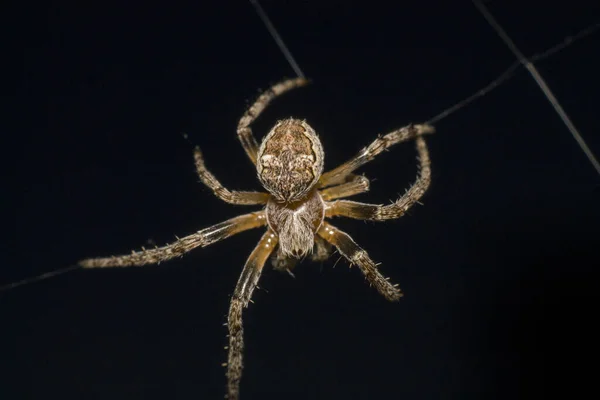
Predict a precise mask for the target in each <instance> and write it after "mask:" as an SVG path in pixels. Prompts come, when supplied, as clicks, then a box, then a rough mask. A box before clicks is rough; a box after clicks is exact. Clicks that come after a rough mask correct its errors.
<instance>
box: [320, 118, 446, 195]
mask: <svg viewBox="0 0 600 400" xmlns="http://www.w3.org/2000/svg"><path fill="white" fill-rule="evenodd" d="M434 132H435V128H434V127H433V126H431V125H427V124H424V125H408V126H405V127H404V128H400V129H398V130H395V131H393V132H390V133H388V134H386V135H383V136H380V137H378V138H377V139H375V140H374V141H373V142H372V143H371V144H370V145H368V146H367V147H365V148H363V149H362V150H361V151H360V152H359V153H358V154H357V155H356V156H354V158H352V159H350V160H348V161H346V162H345V163H343V164H342V165H340V166H339V167H337V168H334V169H332V170H331V171H328V172H325V173H324V174H323V175H321V178H320V179H319V183H318V184H317V185H318V187H319V188H324V187H326V186H332V185H338V184H340V183H342V182H344V180H345V178H346V177H347V176H348V174H350V173H351V172H352V171H354V170H355V169H357V168H358V167H360V166H362V165H364V164H366V163H368V162H369V161H371V160H373V159H374V158H375V156H377V155H378V154H380V153H381V152H382V151H384V150H386V149H388V148H389V147H391V146H393V145H395V144H397V143H401V142H404V141H407V140H409V139H414V138H416V137H420V136H421V135H424V134H427V133H434Z"/></svg>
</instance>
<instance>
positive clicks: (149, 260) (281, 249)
mask: <svg viewBox="0 0 600 400" xmlns="http://www.w3.org/2000/svg"><path fill="white" fill-rule="evenodd" d="M307 83H308V80H306V79H305V78H295V79H288V80H285V81H283V82H280V83H278V84H276V85H274V86H273V87H271V88H270V89H269V90H267V91H266V92H264V93H263V94H262V95H261V96H260V97H259V98H258V99H257V100H256V102H254V104H253V105H252V106H251V107H250V108H249V109H248V111H246V113H244V115H243V116H242V118H241V119H240V121H239V124H238V129H237V134H238V138H239V139H240V141H241V142H242V146H243V147H244V150H245V151H246V154H247V155H248V157H250V160H251V161H252V163H253V164H254V165H256V170H257V175H258V179H259V180H260V182H261V184H262V186H263V187H264V188H265V189H266V190H267V192H268V193H265V192H241V191H230V190H228V189H227V188H225V187H224V186H223V185H221V183H220V182H219V181H218V180H217V179H216V178H215V176H214V175H213V174H211V173H210V172H209V171H208V170H207V169H206V166H205V165H204V158H203V157H202V153H201V152H200V149H199V148H197V147H196V149H195V151H194V159H195V163H196V169H197V171H198V175H199V176H200V180H201V181H202V183H204V184H205V185H206V186H208V187H209V188H210V189H211V190H212V191H213V192H214V193H215V195H216V196H217V197H218V198H219V199H221V200H223V201H225V202H227V203H231V204H240V205H261V206H264V208H263V209H262V210H260V211H257V212H252V213H249V214H244V215H240V216H238V217H235V218H232V219H229V220H227V221H224V222H221V223H219V224H216V225H213V226H210V227H208V228H205V229H202V230H200V231H198V232H196V233H194V234H192V235H189V236H186V237H184V238H181V239H178V240H177V241H176V242H174V243H171V244H169V245H166V246H163V247H157V248H155V249H150V250H146V249H142V251H139V252H136V251H133V252H132V253H131V254H128V255H123V256H112V257H104V258H89V259H85V260H82V261H80V262H79V265H80V266H82V267H84V268H98V267H129V266H141V265H147V264H157V263H160V262H162V261H166V260H170V259H172V258H175V257H177V256H182V255H183V254H185V253H187V252H188V251H191V250H193V249H195V248H196V247H204V246H208V245H209V244H212V243H215V242H217V241H219V240H222V239H225V238H227V237H229V236H232V235H235V234H236V233H239V232H242V231H245V230H248V229H252V228H258V227H262V226H266V227H267V231H266V232H265V233H264V235H263V236H262V238H261V239H260V241H259V242H258V245H257V246H256V247H255V248H254V250H253V251H252V253H251V254H250V257H249V258H248V260H247V261H246V265H245V266H244V269H243V270H242V274H241V276H240V278H239V280H238V282H237V285H236V287H235V290H234V292H233V296H232V298H231V304H230V308H229V314H228V319H227V324H228V329H229V346H228V349H229V354H228V359H227V397H228V398H229V399H230V400H232V399H238V398H239V383H240V379H241V377H242V351H243V348H244V339H243V326H242V310H243V309H244V308H245V307H247V306H248V303H249V301H250V298H251V296H252V292H253V291H254V289H255V288H256V286H257V283H258V279H259V278H260V275H261V272H262V269H263V267H264V265H265V262H266V261H267V258H268V257H269V256H271V258H272V264H273V267H274V268H275V269H277V270H281V271H288V272H290V273H291V270H292V269H293V268H294V267H295V265H296V264H297V262H298V261H299V260H300V259H302V258H303V257H305V256H307V255H309V256H310V258H311V259H312V260H315V261H322V260H325V259H327V258H328V257H329V255H330V254H331V250H332V247H335V248H336V249H337V251H338V252H339V253H340V254H341V255H342V256H343V257H345V258H346V259H347V260H348V261H349V262H350V264H356V265H357V266H358V268H359V269H360V270H361V271H362V273H363V274H364V275H365V277H366V279H367V281H368V282H369V283H370V284H371V285H372V286H374V287H375V288H376V289H377V291H378V292H379V293H381V294H382V295H383V296H384V297H385V298H386V299H388V300H390V301H396V300H398V299H399V298H400V297H402V293H401V291H400V290H399V289H398V288H397V285H392V284H391V283H390V282H388V280H387V278H385V277H383V276H382V275H381V273H380V272H379V270H378V268H377V264H376V263H375V262H373V260H371V259H370V258H369V256H368V254H367V252H366V251H365V250H363V249H362V248H361V247H359V246H358V245H357V244H356V243H355V242H354V240H352V238H351V237H350V236H349V235H348V234H347V233H345V232H342V231H341V230H339V229H337V228H336V227H335V226H333V225H331V224H329V223H328V222H326V221H325V219H326V218H330V217H349V218H354V219H362V220H374V221H382V220H387V219H393V218H399V217H401V216H402V215H404V213H405V212H406V211H407V210H408V209H409V208H410V207H411V206H412V205H413V204H415V203H417V202H418V200H419V199H420V198H421V197H422V196H423V194H424V193H425V191H426V190H427V188H428V187H429V183H430V180H431V169H430V161H429V153H428V150H427V145H426V143H425V140H424V138H423V136H422V135H423V134H428V133H433V132H434V128H433V127H432V126H430V125H426V124H424V125H408V126H406V127H403V128H400V129H398V130H395V131H393V132H390V133H388V134H386V135H383V136H380V137H378V138H377V139H375V141H373V142H372V143H371V144H370V145H369V146H367V147H365V148H363V149H362V150H361V151H360V152H359V153H358V154H357V155H356V156H355V157H353V158H352V159H350V160H349V161H347V162H345V163H343V164H342V165H340V166H339V167H337V168H334V169H332V170H331V171H328V172H326V173H323V159H324V151H323V147H322V145H321V142H320V141H319V137H318V136H317V134H316V133H315V131H314V130H313V129H312V128H311V127H310V126H309V125H308V124H307V123H306V122H305V121H302V120H298V119H294V118H288V119H284V120H282V121H279V122H278V123H277V124H276V125H275V126H274V127H273V129H271V131H270V132H269V133H268V134H267V136H266V137H265V138H264V139H263V141H262V143H261V144H260V146H259V145H258V142H257V141H256V139H255V138H254V136H253V134H252V130H251V129H250V124H251V123H252V122H253V121H254V120H255V119H256V118H257V117H258V116H259V115H260V113H261V112H262V111H263V110H264V109H265V108H266V106H267V105H268V104H269V103H270V102H271V101H272V100H273V99H275V98H276V97H278V96H279V95H281V94H283V93H285V92H287V91H288V90H290V89H293V88H297V87H301V86H304V85H306V84H307ZM409 139H415V141H416V147H417V152H418V154H419V165H420V172H419V175H418V178H417V181H416V182H415V183H414V184H413V185H412V186H411V187H410V188H409V189H408V190H407V191H406V193H405V194H404V196H402V197H401V198H399V199H398V200H397V201H395V202H393V203H392V204H389V205H375V204H366V203H359V202H355V201H349V200H339V199H341V198H345V197H350V196H353V195H356V194H359V193H364V192H366V191H368V190H369V180H368V179H367V178H366V177H364V176H361V175H355V174H354V171H355V170H356V169H357V168H359V167H360V166H362V165H363V164H365V163H367V162H369V161H371V160H372V159H373V158H374V157H375V156H377V155H378V154H379V153H381V152H382V151H384V150H386V149H387V148H389V147H390V146H392V145H394V144H397V143H400V142H404V141H407V140H409Z"/></svg>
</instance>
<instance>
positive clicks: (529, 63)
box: [250, 0, 600, 174]
mask: <svg viewBox="0 0 600 400" xmlns="http://www.w3.org/2000/svg"><path fill="white" fill-rule="evenodd" d="M250 2H251V3H252V5H253V6H254V8H255V9H256V12H257V14H258V16H259V17H260V19H261V20H262V22H263V23H264V24H265V27H266V28H267V30H268V31H269V33H270V34H271V36H272V37H273V39H274V41H275V42H276V43H277V46H278V47H279V49H280V50H281V52H282V54H283V56H284V57H285V59H286V61H287V62H288V63H289V64H290V66H291V67H292V69H293V70H294V72H295V73H296V75H297V76H299V77H305V74H304V72H302V69H301V68H300V66H299V65H298V63H297V62H296V60H295V59H294V57H293V55H292V53H291V51H290V50H289V49H288V48H287V46H286V45H285V42H284V40H283V39H282V37H281V36H280V34H279V32H278V31H277V29H276V28H275V26H274V25H273V23H272V22H271V20H270V19H269V17H268V15H267V13H266V12H265V11H264V9H263V8H262V7H261V5H260V3H259V1H258V0H250ZM473 4H474V6H475V7H477V9H478V10H479V11H480V12H481V14H482V15H483V17H484V18H485V19H486V21H488V23H489V24H490V25H491V26H492V28H493V29H494V30H495V31H496V33H498V35H499V36H500V37H501V39H502V41H504V43H505V44H506V45H507V46H508V47H509V48H510V50H511V51H512V53H513V54H514V55H515V57H516V58H517V61H515V62H514V63H513V64H512V65H510V66H509V67H508V68H507V69H506V70H505V71H504V72H503V73H501V74H500V75H499V76H498V77H496V78H494V79H493V80H492V81H491V82H490V83H489V84H487V85H486V86H485V87H483V88H481V89H479V90H477V91H476V92H475V93H473V94H472V95H471V96H468V97H467V98H465V99H463V100H461V101H459V102H458V103H456V104H454V105H452V106H451V107H448V108H447V109H445V110H444V111H442V112H440V113H439V114H437V115H436V116H434V117H433V118H431V119H429V120H427V121H426V122H427V123H430V124H435V123H436V122H438V121H441V120H442V119H444V118H446V117H449V116H450V115H452V114H453V113H455V112H457V111H459V110H461V109H463V108H464V107H466V106H467V105H469V104H470V103H471V102H473V101H475V100H477V99H478V98H480V97H482V96H485V95H486V94H488V93H489V92H490V91H492V90H494V89H495V88H497V87H499V86H500V85H502V84H503V83H505V82H506V81H508V80H509V79H510V78H512V77H513V76H514V75H515V73H517V72H519V69H520V67H524V68H525V69H527V70H528V71H529V72H530V73H531V75H532V77H533V79H534V80H535V81H536V83H537V84H538V86H539V88H540V90H541V91H542V92H543V93H544V96H546V98H547V99H548V101H549V102H550V103H551V104H552V107H553V108H554V110H555V111H556V113H557V114H558V115H559V116H560V118H561V120H562V121H563V123H564V124H565V126H566V127H567V129H568V130H569V132H570V133H571V135H573V137H574V139H575V140H576V141H577V143H578V145H579V147H581V150H582V151H583V152H584V154H585V155H586V157H587V158H588V160H589V161H590V163H591V164H592V166H593V167H594V169H595V170H596V172H597V173H598V174H600V163H599V162H598V160H597V159H596V157H595V156H594V154H593V153H592V150H591V149H590V148H589V147H588V145H587V143H586V142H585V140H584V139H583V137H582V136H581V133H580V132H579V130H578V129H577V128H576V127H575V125H574V124H573V122H572V121H571V119H570V118H569V116H568V115H567V113H566V112H565V111H564V109H563V107H562V106H561V105H560V103H559V101H558V100H557V99H556V97H555V96H554V94H553V93H552V91H551V89H550V88H549V87H548V85H547V84H546V81H545V80H544V79H543V78H542V76H541V75H540V74H539V72H538V70H537V68H536V67H535V65H534V62H536V61H541V60H544V59H546V58H548V57H550V56H553V55H555V54H556V53H558V52H560V51H561V50H563V49H565V48H566V47H567V46H569V45H571V44H573V43H574V42H575V41H577V40H579V39H581V38H584V37H586V36H588V35H590V34H592V33H594V32H595V31H596V30H597V29H598V28H600V23H596V24H594V25H591V26H588V27H586V28H584V29H583V30H581V31H579V32H577V33H576V34H574V35H572V36H568V37H567V38H565V39H564V40H563V41H562V42H561V43H558V44H557V45H555V46H553V47H550V48H549V49H548V50H546V51H544V52H542V53H539V54H535V55H533V56H531V57H529V58H528V57H526V56H525V55H524V54H523V53H521V51H520V50H519V49H518V48H517V46H516V44H515V43H514V42H513V41H512V39H511V38H510V37H509V35H508V34H507V33H506V32H505V31H504V29H503V28H502V27H501V26H500V24H499V23H498V22H497V21H496V19H495V18H494V17H493V15H492V14H491V13H490V12H489V11H488V9H487V7H486V6H485V5H484V4H483V3H482V2H481V1H479V0H474V1H473Z"/></svg>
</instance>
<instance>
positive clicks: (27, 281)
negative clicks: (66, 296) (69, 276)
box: [0, 265, 81, 292]
mask: <svg viewBox="0 0 600 400" xmlns="http://www.w3.org/2000/svg"><path fill="white" fill-rule="evenodd" d="M80 268H81V266H80V265H71V266H69V267H66V268H61V269H57V270H55V271H51V272H46V273H43V274H41V275H37V276H34V277H32V278H25V279H21V280H20V281H17V282H13V283H9V284H8V285H4V286H0V292H4V291H5V290H11V289H14V288H16V287H19V286H23V285H28V284H30V283H34V282H38V281H42V280H44V279H48V278H52V277H53V276H56V275H62V274H64V273H67V272H69V271H73V270H76V269H80Z"/></svg>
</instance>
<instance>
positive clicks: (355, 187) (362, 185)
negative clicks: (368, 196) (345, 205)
mask: <svg viewBox="0 0 600 400" xmlns="http://www.w3.org/2000/svg"><path fill="white" fill-rule="evenodd" d="M350 177H351V180H349V181H348V182H346V183H342V184H339V185H336V186H331V187H328V188H326V189H323V190H321V197H322V198H323V200H325V201H329V200H335V199H341V198H343V197H350V196H354V195H357V194H360V193H364V192H368V191H369V179H368V178H367V177H366V176H362V175H353V174H351V175H350Z"/></svg>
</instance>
